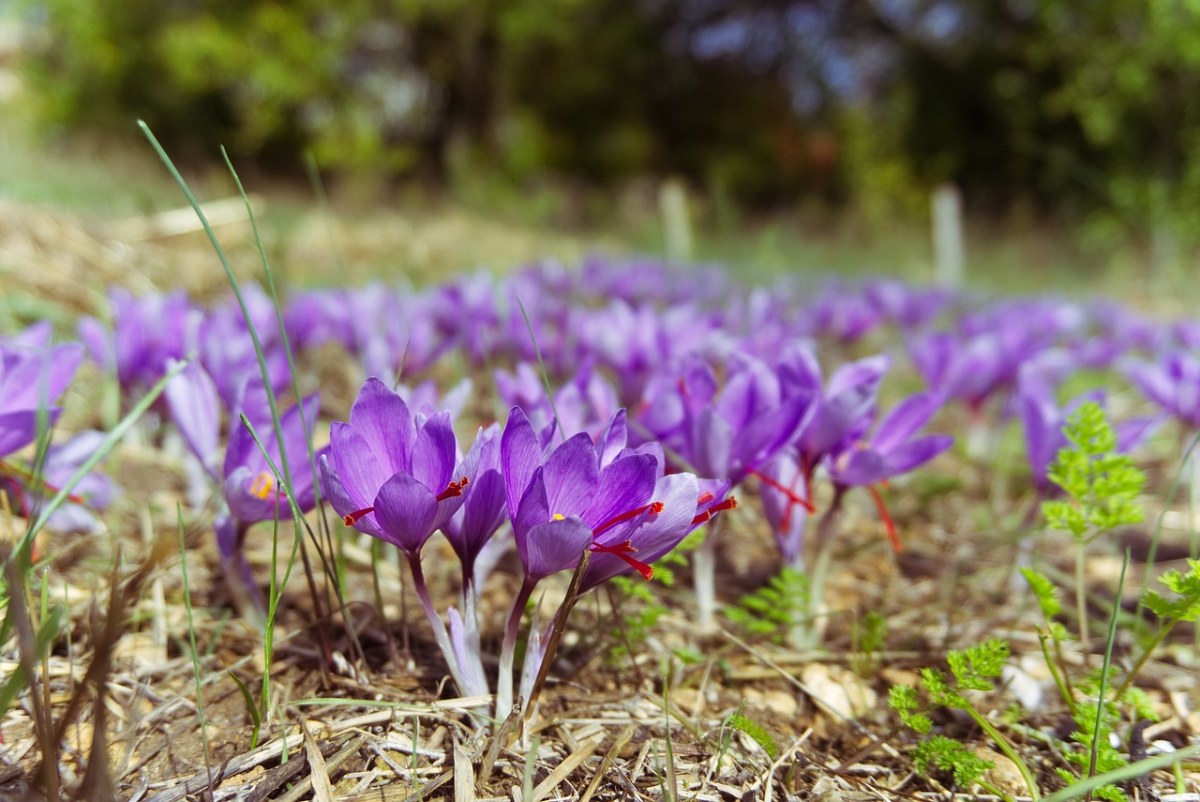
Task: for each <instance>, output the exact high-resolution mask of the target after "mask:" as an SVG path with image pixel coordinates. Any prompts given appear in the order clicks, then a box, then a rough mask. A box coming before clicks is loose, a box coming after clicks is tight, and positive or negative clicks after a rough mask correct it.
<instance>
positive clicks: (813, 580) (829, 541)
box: [788, 487, 846, 649]
mask: <svg viewBox="0 0 1200 802" xmlns="http://www.w3.org/2000/svg"><path fill="white" fill-rule="evenodd" d="M845 493H846V489H845V488H843V487H837V488H835V489H834V491H833V500H832V501H830V502H829V506H828V507H826V508H825V512H823V513H822V514H821V520H820V522H819V523H818V524H817V531H816V537H815V538H814V540H815V541H816V543H815V549H816V559H815V560H813V562H812V571H811V573H809V575H808V610H807V611H806V612H807V615H805V616H804V620H803V621H801V622H800V623H799V624H797V625H796V626H795V627H793V628H792V631H791V632H790V633H788V640H789V641H790V642H791V645H792V647H793V648H796V649H814V648H816V647H817V646H818V645H820V643H821V640H822V639H823V638H824V636H825V627H826V625H827V623H828V622H827V620H826V618H825V580H826V579H828V578H829V563H830V562H831V561H832V560H833V544H834V541H835V540H836V535H837V530H838V525H839V524H840V523H841V511H842V497H843V496H844V495H845Z"/></svg>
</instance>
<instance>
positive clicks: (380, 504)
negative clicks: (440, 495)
mask: <svg viewBox="0 0 1200 802" xmlns="http://www.w3.org/2000/svg"><path fill="white" fill-rule="evenodd" d="M374 506H375V520H376V521H378V522H379V527H380V529H382V530H383V537H384V539H385V540H387V541H388V542H390V543H393V544H395V545H396V546H398V547H399V548H400V549H402V550H404V551H406V552H408V553H409V554H416V553H418V552H419V551H420V550H421V547H422V546H423V545H425V541H426V540H428V539H429V537H430V535H432V534H433V533H434V530H435V528H436V526H435V521H436V518H437V506H438V501H437V498H436V497H435V496H434V494H433V493H431V492H430V490H429V488H427V487H426V486H425V485H423V484H421V483H420V482H419V481H417V480H416V479H414V478H413V477H412V476H410V475H408V474H406V473H398V474H396V475H395V476H393V477H392V478H391V479H389V480H387V481H386V482H385V483H384V485H383V487H381V488H379V495H378V496H376V497H375V505H374Z"/></svg>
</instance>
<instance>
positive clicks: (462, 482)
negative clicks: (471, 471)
mask: <svg viewBox="0 0 1200 802" xmlns="http://www.w3.org/2000/svg"><path fill="white" fill-rule="evenodd" d="M470 483H471V480H470V479H468V478H467V477H465V476H464V477H463V478H461V479H459V480H458V481H457V482H451V483H450V484H448V485H446V489H445V490H443V491H442V492H441V493H438V494H437V500H438V501H445V500H446V499H448V498H454V497H455V496H461V495H462V494H463V488H464V487H466V486H467V485H469V484H470Z"/></svg>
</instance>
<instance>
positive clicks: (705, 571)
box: [692, 515, 723, 635]
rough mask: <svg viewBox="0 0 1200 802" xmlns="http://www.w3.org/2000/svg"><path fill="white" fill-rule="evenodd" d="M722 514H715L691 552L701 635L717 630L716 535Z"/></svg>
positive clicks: (697, 622) (693, 583)
mask: <svg viewBox="0 0 1200 802" xmlns="http://www.w3.org/2000/svg"><path fill="white" fill-rule="evenodd" d="M721 520H723V516H720V515H718V516H716V517H715V518H713V519H712V521H711V522H710V523H709V524H708V528H707V529H706V530H705V532H704V540H703V541H702V542H701V543H700V547H699V548H698V549H696V550H695V551H694V552H692V585H693V588H694V589H695V593H696V626H697V628H698V629H699V631H700V634H701V635H712V634H713V633H715V632H716V631H717V590H716V587H717V580H716V577H717V537H718V535H719V534H720V529H721V523H720V522H721Z"/></svg>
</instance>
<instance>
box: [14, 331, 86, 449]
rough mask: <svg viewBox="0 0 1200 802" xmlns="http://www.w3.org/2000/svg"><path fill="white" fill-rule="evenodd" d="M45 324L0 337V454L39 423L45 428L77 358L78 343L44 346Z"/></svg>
mask: <svg viewBox="0 0 1200 802" xmlns="http://www.w3.org/2000/svg"><path fill="white" fill-rule="evenodd" d="M50 335H51V331H50V324H49V323H44V324H38V325H35V326H33V327H30V328H29V329H26V330H25V331H24V332H22V333H21V334H19V335H18V336H16V337H15V338H13V339H11V340H8V341H0V457H3V456H5V455H7V454H12V453H14V452H16V451H19V450H20V449H22V448H24V447H25V446H27V445H29V444H30V443H32V442H33V441H34V440H35V439H37V435H38V426H39V421H42V422H43V423H42V425H45V426H51V425H53V424H54V422H55V421H56V420H58V416H59V414H60V413H61V412H62V408H61V407H58V406H55V403H56V402H57V401H58V398H59V396H61V395H62V394H63V392H64V391H66V389H67V385H69V384H70V383H71V379H72V378H73V377H74V376H75V371H76V369H78V367H79V363H80V362H81V361H82V359H83V349H82V348H81V347H80V346H79V344H78V343H65V344H61V345H51V344H50Z"/></svg>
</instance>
